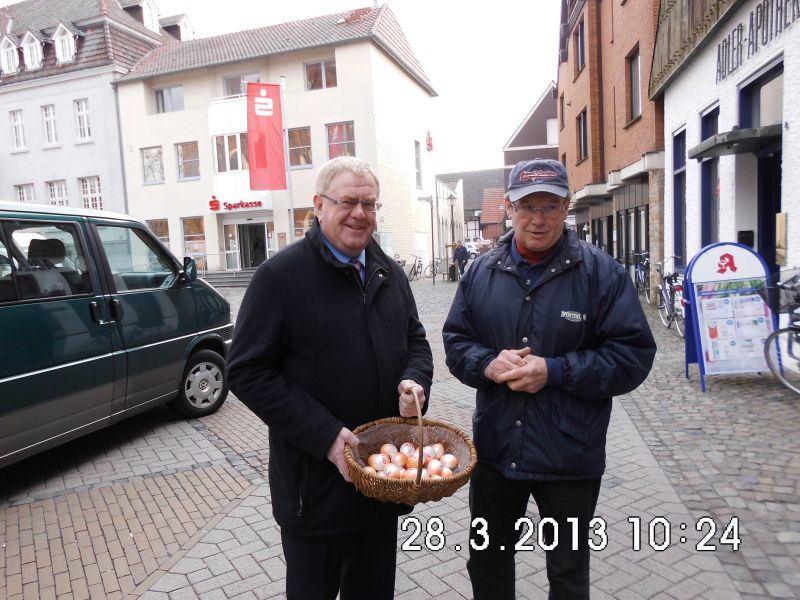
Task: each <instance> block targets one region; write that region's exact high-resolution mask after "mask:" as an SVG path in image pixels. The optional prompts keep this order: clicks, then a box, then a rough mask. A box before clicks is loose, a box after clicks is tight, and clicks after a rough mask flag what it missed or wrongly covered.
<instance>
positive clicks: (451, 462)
mask: <svg viewBox="0 0 800 600" xmlns="http://www.w3.org/2000/svg"><path fill="white" fill-rule="evenodd" d="M440 460H441V461H442V466H443V467H447V468H448V469H455V468H456V467H457V466H458V459H457V458H456V457H455V455H453V454H445V455H444V456H442V458H441V459H440Z"/></svg>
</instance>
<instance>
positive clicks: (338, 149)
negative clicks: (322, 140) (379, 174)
mask: <svg viewBox="0 0 800 600" xmlns="http://www.w3.org/2000/svg"><path fill="white" fill-rule="evenodd" d="M326 128H327V131H328V158H337V157H339V156H355V155H356V138H355V127H354V126H353V122H352V121H349V122H348V123H332V124H330V125H326Z"/></svg>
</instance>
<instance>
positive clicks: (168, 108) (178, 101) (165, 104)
mask: <svg viewBox="0 0 800 600" xmlns="http://www.w3.org/2000/svg"><path fill="white" fill-rule="evenodd" d="M177 110H183V86H182V85H175V86H172V87H168V88H164V89H163V90H156V112H158V113H168V112H175V111H177Z"/></svg>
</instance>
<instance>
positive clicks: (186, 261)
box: [183, 256, 197, 281]
mask: <svg viewBox="0 0 800 600" xmlns="http://www.w3.org/2000/svg"><path fill="white" fill-rule="evenodd" d="M183 271H184V273H186V277H188V278H189V281H196V280H197V263H196V262H194V259H193V258H192V257H191V256H184V257H183Z"/></svg>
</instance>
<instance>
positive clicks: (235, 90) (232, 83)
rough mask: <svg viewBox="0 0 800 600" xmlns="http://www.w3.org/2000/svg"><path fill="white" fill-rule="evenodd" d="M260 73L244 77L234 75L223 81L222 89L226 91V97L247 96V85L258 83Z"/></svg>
mask: <svg viewBox="0 0 800 600" xmlns="http://www.w3.org/2000/svg"><path fill="white" fill-rule="evenodd" d="M258 81H259V76H258V73H244V74H242V75H234V76H232V77H225V78H224V79H223V80H222V87H223V88H224V91H225V96H243V95H245V94H247V84H248V82H250V83H258Z"/></svg>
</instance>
